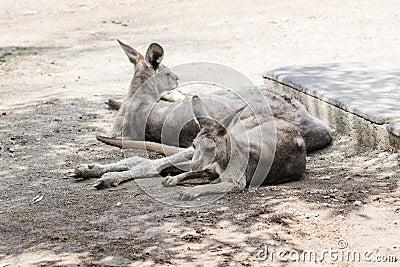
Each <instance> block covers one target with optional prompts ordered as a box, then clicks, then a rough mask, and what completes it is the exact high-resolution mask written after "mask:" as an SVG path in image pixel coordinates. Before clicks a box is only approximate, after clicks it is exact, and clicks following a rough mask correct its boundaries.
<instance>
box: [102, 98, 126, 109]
mask: <svg viewBox="0 0 400 267" xmlns="http://www.w3.org/2000/svg"><path fill="white" fill-rule="evenodd" d="M104 103H105V104H106V105H107V106H108V109H110V110H119V109H120V108H121V106H122V101H119V100H115V99H113V98H110V99H108V100H107V101H106V102H104Z"/></svg>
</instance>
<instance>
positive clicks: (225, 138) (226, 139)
mask: <svg viewBox="0 0 400 267" xmlns="http://www.w3.org/2000/svg"><path fill="white" fill-rule="evenodd" d="M243 108H244V107H242V108H241V109H239V110H237V111H236V112H233V113H232V114H230V115H228V116H227V117H225V118H224V119H222V120H221V121H220V122H217V121H216V120H214V119H212V118H210V116H209V115H208V112H207V109H206V107H205V105H204V104H203V102H202V101H201V100H200V98H199V97H198V96H194V97H193V98H192V110H193V115H194V117H195V118H196V121H197V123H198V124H199V126H200V129H201V130H200V132H199V133H198V134H197V137H196V138H195V139H194V141H193V148H194V149H195V152H194V154H193V157H192V162H191V170H192V171H201V170H205V169H206V168H208V167H211V165H214V166H213V168H214V169H215V170H216V171H217V172H218V174H220V172H221V171H222V170H224V169H225V168H226V167H227V165H228V163H229V159H230V155H231V137H230V136H229V134H228V131H227V129H229V128H230V127H232V126H233V125H234V124H235V123H236V121H237V118H238V116H237V113H238V112H240V111H241V110H243Z"/></svg>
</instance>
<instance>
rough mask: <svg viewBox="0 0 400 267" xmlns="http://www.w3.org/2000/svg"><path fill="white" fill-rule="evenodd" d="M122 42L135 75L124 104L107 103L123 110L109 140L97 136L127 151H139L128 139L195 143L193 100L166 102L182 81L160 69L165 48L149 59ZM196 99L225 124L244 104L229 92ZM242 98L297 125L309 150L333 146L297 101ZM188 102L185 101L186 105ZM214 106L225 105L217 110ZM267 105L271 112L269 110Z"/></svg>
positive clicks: (324, 128)
mask: <svg viewBox="0 0 400 267" xmlns="http://www.w3.org/2000/svg"><path fill="white" fill-rule="evenodd" d="M119 43H120V45H121V47H122V49H123V50H124V52H125V53H126V54H127V56H128V58H129V60H130V62H131V63H133V64H134V69H135V71H134V75H133V78H132V81H131V84H130V88H129V93H128V96H127V97H126V98H125V100H124V101H123V102H122V104H120V103H118V102H116V101H114V100H109V103H111V105H114V106H115V107H117V108H118V107H119V105H121V106H120V107H119V111H118V114H117V118H116V121H115V124H114V126H113V130H112V133H111V135H110V137H109V138H108V137H104V136H98V139H99V140H100V141H103V142H105V143H107V144H110V145H115V146H119V147H122V146H124V147H126V148H129V147H136V146H137V144H138V143H137V142H130V141H127V140H134V141H145V140H146V141H152V142H156V143H163V144H166V145H171V146H179V147H189V146H191V145H192V141H193V139H194V138H195V137H196V135H197V134H198V132H199V131H200V128H199V126H198V125H197V124H196V123H195V121H194V120H193V115H192V112H191V108H192V107H191V104H190V97H191V96H184V95H181V96H180V97H175V98H173V99H177V100H176V101H174V100H173V99H172V100H171V98H169V99H168V100H169V101H167V100H165V99H164V98H163V97H162V96H165V95H166V94H167V95H170V94H171V92H174V91H175V90H173V91H171V90H172V89H174V88H176V87H177V85H178V77H177V76H176V75H175V74H174V73H172V71H171V70H169V69H168V68H166V67H165V66H164V65H162V64H161V61H162V58H163V56H164V51H163V49H162V47H161V46H160V45H158V44H151V45H150V46H149V48H148V50H147V52H146V56H142V55H141V54H140V53H139V52H137V51H136V50H135V49H133V48H132V47H130V46H128V45H126V44H123V43H122V42H120V41H119ZM254 91H257V93H255V92H254ZM198 94H199V95H200V96H201V97H202V99H203V101H204V102H205V104H206V105H207V106H208V107H209V113H210V115H211V117H213V118H215V119H222V118H223V117H224V116H225V114H227V112H229V110H231V109H234V108H235V107H237V106H242V105H243V100H242V99H240V98H239V97H238V96H237V95H236V94H234V93H232V92H229V91H227V90H224V91H216V92H212V93H207V92H205V93H203V94H202V92H198ZM176 95H179V93H177V94H175V96H176ZM242 95H245V96H246V99H247V100H248V101H249V102H250V103H249V104H250V105H251V106H256V109H257V110H256V111H255V112H256V113H257V114H261V113H263V112H264V113H272V115H273V116H274V117H276V118H279V119H282V120H285V121H287V122H290V123H294V124H296V125H297V126H298V127H299V129H300V133H301V135H302V136H303V138H304V140H305V142H306V147H307V151H311V150H315V149H320V148H323V147H325V146H326V145H327V144H329V143H330V142H331V140H332V137H331V130H330V128H329V127H328V125H327V124H326V123H325V122H323V121H321V120H320V119H318V118H316V117H314V116H312V115H311V114H309V113H308V112H307V110H306V109H305V107H304V106H303V105H302V104H301V103H299V102H298V101H297V100H295V99H293V98H291V97H288V96H282V95H279V93H277V92H271V91H267V90H265V89H261V90H242ZM260 96H261V98H264V101H262V102H261V103H260V104H259V105H257V101H260ZM185 97H186V101H184V100H182V99H185ZM210 99H211V100H213V101H214V102H213V104H210V103H208V102H209V100H210ZM187 100H189V101H187ZM215 102H220V103H223V104H226V105H227V106H226V105H215ZM266 102H268V104H269V107H266V105H265V103H266ZM269 108H270V110H269ZM243 116H247V117H249V116H252V114H251V112H247V113H246V114H242V117H243ZM165 125H167V126H168V129H170V130H169V131H164V132H163V138H161V136H162V134H161V132H162V128H163V126H165ZM174 129H180V131H179V132H177V130H175V131H174ZM176 136H179V138H176ZM117 137H119V138H122V137H123V139H124V144H122V140H120V139H116V138H117ZM113 139H115V140H113Z"/></svg>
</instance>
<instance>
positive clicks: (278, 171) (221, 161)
mask: <svg viewBox="0 0 400 267" xmlns="http://www.w3.org/2000/svg"><path fill="white" fill-rule="evenodd" d="M192 105H193V113H194V116H195V118H196V121H197V122H198V124H199V126H200V128H201V130H200V132H199V134H198V135H197V137H196V138H195V140H194V141H193V147H194V149H195V151H194V154H193V157H192V160H191V164H190V165H191V171H190V172H186V173H182V174H179V175H177V176H172V177H171V176H168V177H166V179H165V180H164V182H163V184H164V186H173V185H176V184H178V183H181V182H182V181H185V180H188V179H192V178H197V177H198V176H199V174H200V173H202V172H207V173H208V174H210V175H213V176H214V179H217V181H218V182H217V183H212V184H207V185H199V186H195V187H193V188H192V189H190V190H189V191H187V192H186V193H184V194H183V196H182V198H183V199H186V200H192V199H194V198H197V197H199V196H202V195H208V194H213V193H227V192H229V191H232V190H234V191H237V190H243V189H244V188H245V187H246V186H251V183H252V182H254V179H255V180H258V182H261V183H259V184H260V185H261V184H263V185H271V184H279V183H284V182H289V181H294V180H298V179H300V178H301V176H302V174H303V173H304V171H305V168H306V147H305V142H304V139H303V137H302V136H301V134H300V130H299V128H298V127H297V126H296V125H294V124H291V123H288V122H286V121H284V120H281V119H276V118H274V117H272V116H265V115H263V114H259V115H260V116H257V123H255V122H254V120H252V119H245V120H244V121H243V122H242V123H237V122H236V121H237V118H238V116H237V115H238V114H239V113H240V112H242V110H243V108H241V109H239V110H237V111H236V112H235V113H232V114H231V115H229V116H227V117H226V118H224V119H223V120H222V121H221V123H219V122H217V121H216V120H214V119H212V118H211V117H210V116H209V114H208V112H207V109H206V107H205V105H204V103H202V101H201V100H200V98H199V97H197V96H194V97H193V102H192ZM241 124H243V125H241ZM243 127H244V129H243ZM246 155H248V157H247V158H246ZM243 163H245V164H244V165H243ZM228 165H229V166H228ZM260 179H261V180H260Z"/></svg>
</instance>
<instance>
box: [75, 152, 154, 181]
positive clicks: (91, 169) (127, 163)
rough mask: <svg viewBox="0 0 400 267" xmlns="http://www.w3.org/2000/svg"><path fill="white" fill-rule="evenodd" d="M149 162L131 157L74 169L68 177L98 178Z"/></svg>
mask: <svg viewBox="0 0 400 267" xmlns="http://www.w3.org/2000/svg"><path fill="white" fill-rule="evenodd" d="M149 161H150V160H149V159H146V158H141V157H132V158H127V159H124V160H121V161H118V162H116V163H111V164H89V165H86V166H82V167H78V168H76V169H75V170H74V173H73V174H71V175H70V176H71V177H73V178H79V179H88V178H99V177H101V176H102V175H103V174H105V173H107V172H121V171H127V170H129V169H130V168H132V167H133V166H135V165H139V164H143V163H145V162H149Z"/></svg>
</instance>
